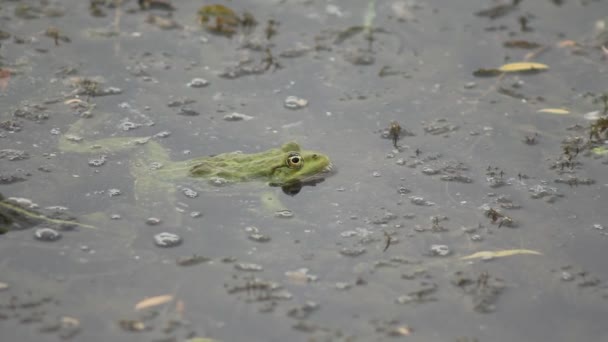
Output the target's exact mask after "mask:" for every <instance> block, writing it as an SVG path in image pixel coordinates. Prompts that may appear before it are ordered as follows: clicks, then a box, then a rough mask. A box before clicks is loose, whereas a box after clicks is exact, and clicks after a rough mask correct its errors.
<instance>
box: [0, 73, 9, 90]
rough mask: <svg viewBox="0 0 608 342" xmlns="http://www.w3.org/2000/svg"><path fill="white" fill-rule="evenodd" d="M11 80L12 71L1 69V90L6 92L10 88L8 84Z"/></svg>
mask: <svg viewBox="0 0 608 342" xmlns="http://www.w3.org/2000/svg"><path fill="white" fill-rule="evenodd" d="M10 80H11V71H10V70H8V69H2V68H0V90H1V91H5V90H6V88H8V82H9V81H10Z"/></svg>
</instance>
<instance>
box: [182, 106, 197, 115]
mask: <svg viewBox="0 0 608 342" xmlns="http://www.w3.org/2000/svg"><path fill="white" fill-rule="evenodd" d="M200 114H201V113H199V112H197V111H196V110H194V109H192V108H190V107H181V108H180V109H179V110H178V111H177V115H183V116H197V115H200Z"/></svg>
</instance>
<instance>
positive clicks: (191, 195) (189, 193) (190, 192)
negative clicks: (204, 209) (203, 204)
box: [182, 188, 198, 198]
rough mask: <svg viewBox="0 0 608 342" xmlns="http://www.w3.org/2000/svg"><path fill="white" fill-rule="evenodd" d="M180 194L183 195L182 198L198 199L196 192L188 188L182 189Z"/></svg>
mask: <svg viewBox="0 0 608 342" xmlns="http://www.w3.org/2000/svg"><path fill="white" fill-rule="evenodd" d="M182 193H183V194H184V196H186V197H188V198H196V197H198V192H196V191H194V190H192V189H190V188H183V189H182Z"/></svg>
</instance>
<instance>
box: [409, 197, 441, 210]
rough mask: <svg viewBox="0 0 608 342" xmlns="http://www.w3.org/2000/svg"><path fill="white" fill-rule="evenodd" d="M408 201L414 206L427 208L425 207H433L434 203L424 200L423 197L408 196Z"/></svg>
mask: <svg viewBox="0 0 608 342" xmlns="http://www.w3.org/2000/svg"><path fill="white" fill-rule="evenodd" d="M409 199H410V202H411V203H412V204H415V205H421V206H427V207H430V206H433V205H435V203H433V202H430V201H427V200H425V199H424V197H420V196H410V197H409Z"/></svg>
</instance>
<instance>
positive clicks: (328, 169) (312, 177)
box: [300, 162, 335, 184]
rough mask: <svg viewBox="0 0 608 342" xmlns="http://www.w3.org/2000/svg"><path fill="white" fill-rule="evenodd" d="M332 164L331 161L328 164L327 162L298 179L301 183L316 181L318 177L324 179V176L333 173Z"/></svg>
mask: <svg viewBox="0 0 608 342" xmlns="http://www.w3.org/2000/svg"><path fill="white" fill-rule="evenodd" d="M334 172H335V171H334V164H332V163H331V162H330V163H329V164H327V166H325V168H324V169H323V170H321V171H319V172H317V173H315V174H313V175H310V176H308V177H304V178H303V179H301V180H300V182H301V183H304V184H305V183H312V182H315V181H318V180H320V179H325V178H326V177H328V176H329V175H331V174H332V173H334Z"/></svg>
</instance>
